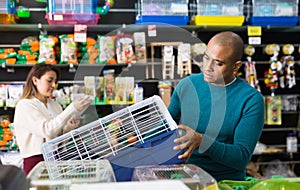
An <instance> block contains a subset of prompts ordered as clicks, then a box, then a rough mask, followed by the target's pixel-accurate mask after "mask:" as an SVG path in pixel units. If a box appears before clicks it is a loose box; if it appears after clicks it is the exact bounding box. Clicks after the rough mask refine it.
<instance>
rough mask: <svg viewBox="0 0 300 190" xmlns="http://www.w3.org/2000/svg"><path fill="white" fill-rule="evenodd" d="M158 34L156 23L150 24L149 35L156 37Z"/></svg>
mask: <svg viewBox="0 0 300 190" xmlns="http://www.w3.org/2000/svg"><path fill="white" fill-rule="evenodd" d="M156 35H157V33H156V25H148V36H149V37H155V36H156Z"/></svg>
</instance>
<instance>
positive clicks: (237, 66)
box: [233, 60, 243, 72]
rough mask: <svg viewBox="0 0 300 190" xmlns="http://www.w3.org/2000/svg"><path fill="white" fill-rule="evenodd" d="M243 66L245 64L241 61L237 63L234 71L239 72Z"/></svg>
mask: <svg viewBox="0 0 300 190" xmlns="http://www.w3.org/2000/svg"><path fill="white" fill-rule="evenodd" d="M242 64H243V63H242V61H241V60H239V61H237V62H235V63H234V66H233V71H235V72H237V71H238V70H239V69H240V67H241V66H242Z"/></svg>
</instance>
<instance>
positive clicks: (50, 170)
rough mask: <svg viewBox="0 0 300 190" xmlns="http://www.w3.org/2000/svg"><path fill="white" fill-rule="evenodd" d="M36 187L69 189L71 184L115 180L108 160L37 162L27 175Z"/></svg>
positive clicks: (54, 189)
mask: <svg viewBox="0 0 300 190" xmlns="http://www.w3.org/2000/svg"><path fill="white" fill-rule="evenodd" d="M27 177H28V178H29V179H30V181H31V186H32V187H36V188H37V189H39V188H40V189H43V188H44V189H53V190H56V189H69V187H70V185H71V184H82V183H100V182H101V183H104V182H115V181H116V179H115V176H114V172H113V170H112V167H111V165H110V163H109V161H108V160H105V159H103V160H96V161H95V160H94V161H93V160H73V161H54V162H39V163H38V164H37V165H36V166H35V167H34V168H33V169H32V170H31V171H30V173H29V174H28V176H27Z"/></svg>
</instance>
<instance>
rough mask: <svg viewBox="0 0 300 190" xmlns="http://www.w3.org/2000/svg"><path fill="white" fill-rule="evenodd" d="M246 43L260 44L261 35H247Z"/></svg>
mask: <svg viewBox="0 0 300 190" xmlns="http://www.w3.org/2000/svg"><path fill="white" fill-rule="evenodd" d="M248 43H249V44H250V45H259V44H261V37H258V36H257V37H249V38H248Z"/></svg>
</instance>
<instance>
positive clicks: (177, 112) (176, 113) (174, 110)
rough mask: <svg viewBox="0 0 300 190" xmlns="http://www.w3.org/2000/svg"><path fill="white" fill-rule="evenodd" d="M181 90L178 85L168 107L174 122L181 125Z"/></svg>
mask: <svg viewBox="0 0 300 190" xmlns="http://www.w3.org/2000/svg"><path fill="white" fill-rule="evenodd" d="M179 90H180V86H179V85H178V86H177V87H176V88H175V91H174V92H173V94H172V97H171V101H170V104H169V106H168V110H169V112H170V114H171V116H172V118H173V119H174V121H175V122H176V123H177V124H179V122H180V117H181V106H180V99H179V96H178V91H179Z"/></svg>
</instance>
